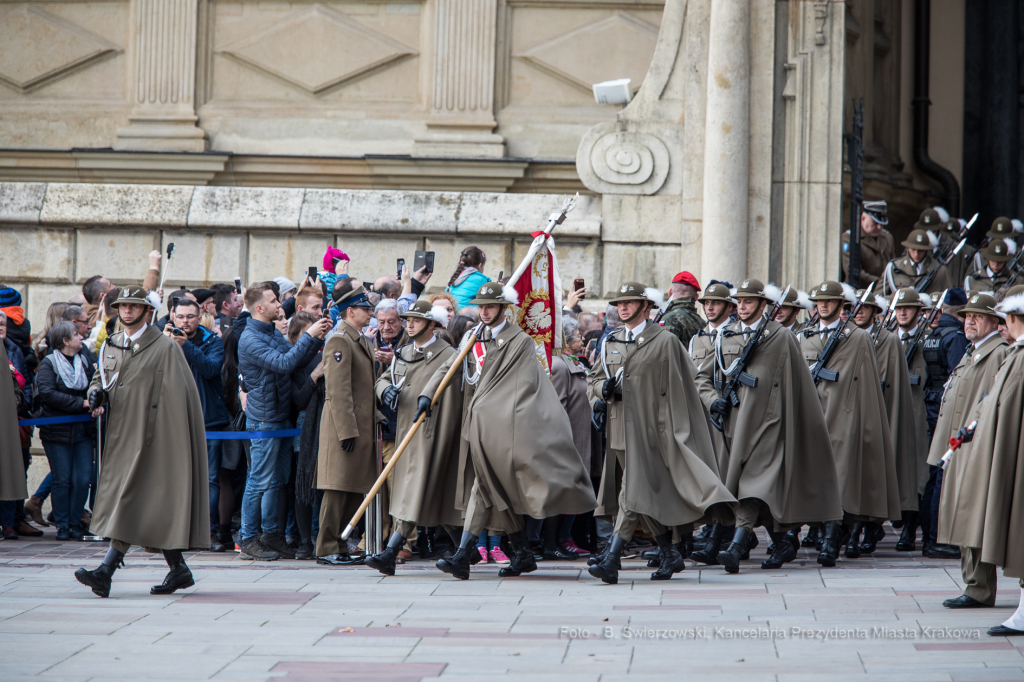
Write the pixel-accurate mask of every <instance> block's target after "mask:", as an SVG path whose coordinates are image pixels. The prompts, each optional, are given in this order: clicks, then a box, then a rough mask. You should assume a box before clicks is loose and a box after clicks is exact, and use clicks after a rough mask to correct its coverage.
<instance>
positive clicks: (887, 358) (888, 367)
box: [869, 322, 928, 511]
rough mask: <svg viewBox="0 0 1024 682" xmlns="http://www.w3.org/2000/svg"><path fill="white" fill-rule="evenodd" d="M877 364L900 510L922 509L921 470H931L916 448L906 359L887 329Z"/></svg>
mask: <svg viewBox="0 0 1024 682" xmlns="http://www.w3.org/2000/svg"><path fill="white" fill-rule="evenodd" d="M875 324H880V323H879V322H876V323H875ZM872 330H873V328H872ZM869 333H870V332H869ZM875 363H876V364H877V365H878V379H879V383H880V384H881V386H882V398H883V399H884V400H885V413H886V415H887V416H888V418H889V436H890V438H891V439H892V449H893V454H894V456H895V457H896V481H897V483H898V484H899V493H900V509H902V510H908V511H917V510H918V509H919V508H920V506H921V505H920V504H919V503H918V500H917V492H918V484H919V482H920V479H921V470H922V468H923V469H924V470H925V471H927V469H928V467H927V463H926V462H925V460H924V458H921V457H920V452H919V451H918V447H917V424H916V423H915V421H914V417H915V413H914V395H913V393H912V388H911V386H910V371H909V370H908V369H907V360H906V356H904V355H903V344H901V343H900V339H899V337H898V336H896V335H895V334H893V333H892V332H890V331H889V330H887V329H882V330H881V331H880V332H879V334H878V345H876V346H875ZM921 405H922V406H923V405H924V403H923V402H922V403H921ZM925 480H927V474H926V478H925Z"/></svg>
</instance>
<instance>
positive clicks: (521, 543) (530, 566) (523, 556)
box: [478, 529, 537, 578]
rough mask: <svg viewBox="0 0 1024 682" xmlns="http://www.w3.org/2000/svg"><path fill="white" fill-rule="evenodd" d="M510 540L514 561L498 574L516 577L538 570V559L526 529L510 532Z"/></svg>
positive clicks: (505, 576)
mask: <svg viewBox="0 0 1024 682" xmlns="http://www.w3.org/2000/svg"><path fill="white" fill-rule="evenodd" d="M508 541H509V544H510V545H512V561H511V562H509V565H508V566H505V567H504V568H502V569H500V570H499V571H498V575H499V576H501V577H502V578H514V577H516V576H518V575H522V574H523V573H533V572H534V571H536V570H537V559H536V558H534V555H533V548H532V547H530V541H529V540H527V539H526V530H525V529H521V530H517V531H516V532H515V533H509V534H508ZM478 554H479V552H478Z"/></svg>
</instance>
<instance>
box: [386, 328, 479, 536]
mask: <svg viewBox="0 0 1024 682" xmlns="http://www.w3.org/2000/svg"><path fill="white" fill-rule="evenodd" d="M455 353H456V351H455V349H454V348H452V347H451V346H449V345H448V344H447V343H445V342H444V341H442V340H441V339H438V338H435V339H434V340H433V341H432V342H430V343H429V344H428V345H427V346H426V347H425V348H424V349H423V352H422V353H417V352H416V350H415V349H414V348H413V345H412V344H411V343H409V344H407V345H405V346H402V347H401V348H400V349H398V351H396V353H395V357H394V359H393V360H392V362H391V366H390V368H389V369H388V370H386V371H384V372H383V373H382V374H381V377H380V379H378V380H377V384H376V386H375V390H376V393H377V397H378V399H380V397H381V395H382V394H383V393H384V389H386V388H387V387H388V386H392V385H394V386H400V387H401V392H400V393H399V394H398V431H397V434H396V435H397V438H398V440H397V441H396V442H397V443H400V442H402V439H404V438H405V435H406V434H407V433H409V430H410V429H411V428H412V425H413V415H414V414H416V402H417V400H418V398H419V395H420V393H421V392H422V391H423V387H424V386H426V384H427V382H428V381H429V380H430V379H431V377H433V376H434V372H435V371H437V368H438V367H440V366H441V365H443V364H445V362H446V361H447V360H448V359H450V358H451V357H452V356H453V355H455ZM458 378H459V377H458V376H456V380H453V381H452V382H450V383H449V384H448V387H447V388H446V389H445V391H444V393H443V394H442V395H441V399H440V400H439V401H438V402H437V403H436V404H435V405H434V407H433V408H432V410H431V415H430V416H429V417H427V418H426V419H424V420H423V424H422V425H421V426H420V428H419V430H417V431H416V435H415V436H414V437H413V439H412V442H410V443H409V445H408V447H407V448H406V449H405V452H404V453H403V454H402V456H401V457H400V458H399V459H398V462H396V463H395V468H394V469H392V471H391V479H392V480H391V510H390V512H389V513H390V514H391V515H392V516H394V517H395V518H398V519H402V520H403V521H413V522H415V523H416V525H418V526H426V527H428V528H430V527H433V526H438V525H442V524H445V525H451V526H459V525H462V513H461V512H460V511H459V510H458V509H457V508H456V504H455V502H456V498H455V492H456V490H457V488H458V474H459V469H458V466H459V447H460V445H461V441H462V439H461V437H460V434H461V433H462V386H461V382H460V381H458Z"/></svg>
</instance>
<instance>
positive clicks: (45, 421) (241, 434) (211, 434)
mask: <svg viewBox="0 0 1024 682" xmlns="http://www.w3.org/2000/svg"><path fill="white" fill-rule="evenodd" d="M92 420H93V418H92V417H91V416H89V415H87V414H77V415H74V416H70V417H42V418H40V419H19V420H18V426H49V425H51V424H73V423H77V422H91V421H92ZM301 434H302V429H282V430H279V431H207V432H206V439H207V440H263V439H266V438H294V437H295V436H298V435H301Z"/></svg>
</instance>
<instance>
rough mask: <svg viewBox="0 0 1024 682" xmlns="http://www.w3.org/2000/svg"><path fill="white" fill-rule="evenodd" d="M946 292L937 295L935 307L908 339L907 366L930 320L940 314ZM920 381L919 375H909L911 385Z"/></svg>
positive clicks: (947, 291)
mask: <svg viewBox="0 0 1024 682" xmlns="http://www.w3.org/2000/svg"><path fill="white" fill-rule="evenodd" d="M947 294H949V289H946V290H945V291H943V292H942V296H940V297H939V301H938V303H936V304H935V307H934V308H932V310H931V312H930V313H928V315H927V316H926V317H925V318H924V321H923V322H918V324H917V332H916V333H915V334H914V338H912V339H911V340H910V343H908V344H907V350H906V356H905V357H906V358H907V367H910V364H911V363H912V362H913V361H914V354H915V353H917V347H918V346H919V345H921V340H922V339H923V338H924V335H925V334H926V333H928V332H929V331H931V328H932V322H934V321H935V318H936V317H938V316H939V315H941V314H942V304H943V303H945V302H946V295H947ZM915 380H916V381H915ZM920 383H921V377H920V376H919V375H917V374H911V375H910V385H911V386H917V385H918V384H920Z"/></svg>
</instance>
